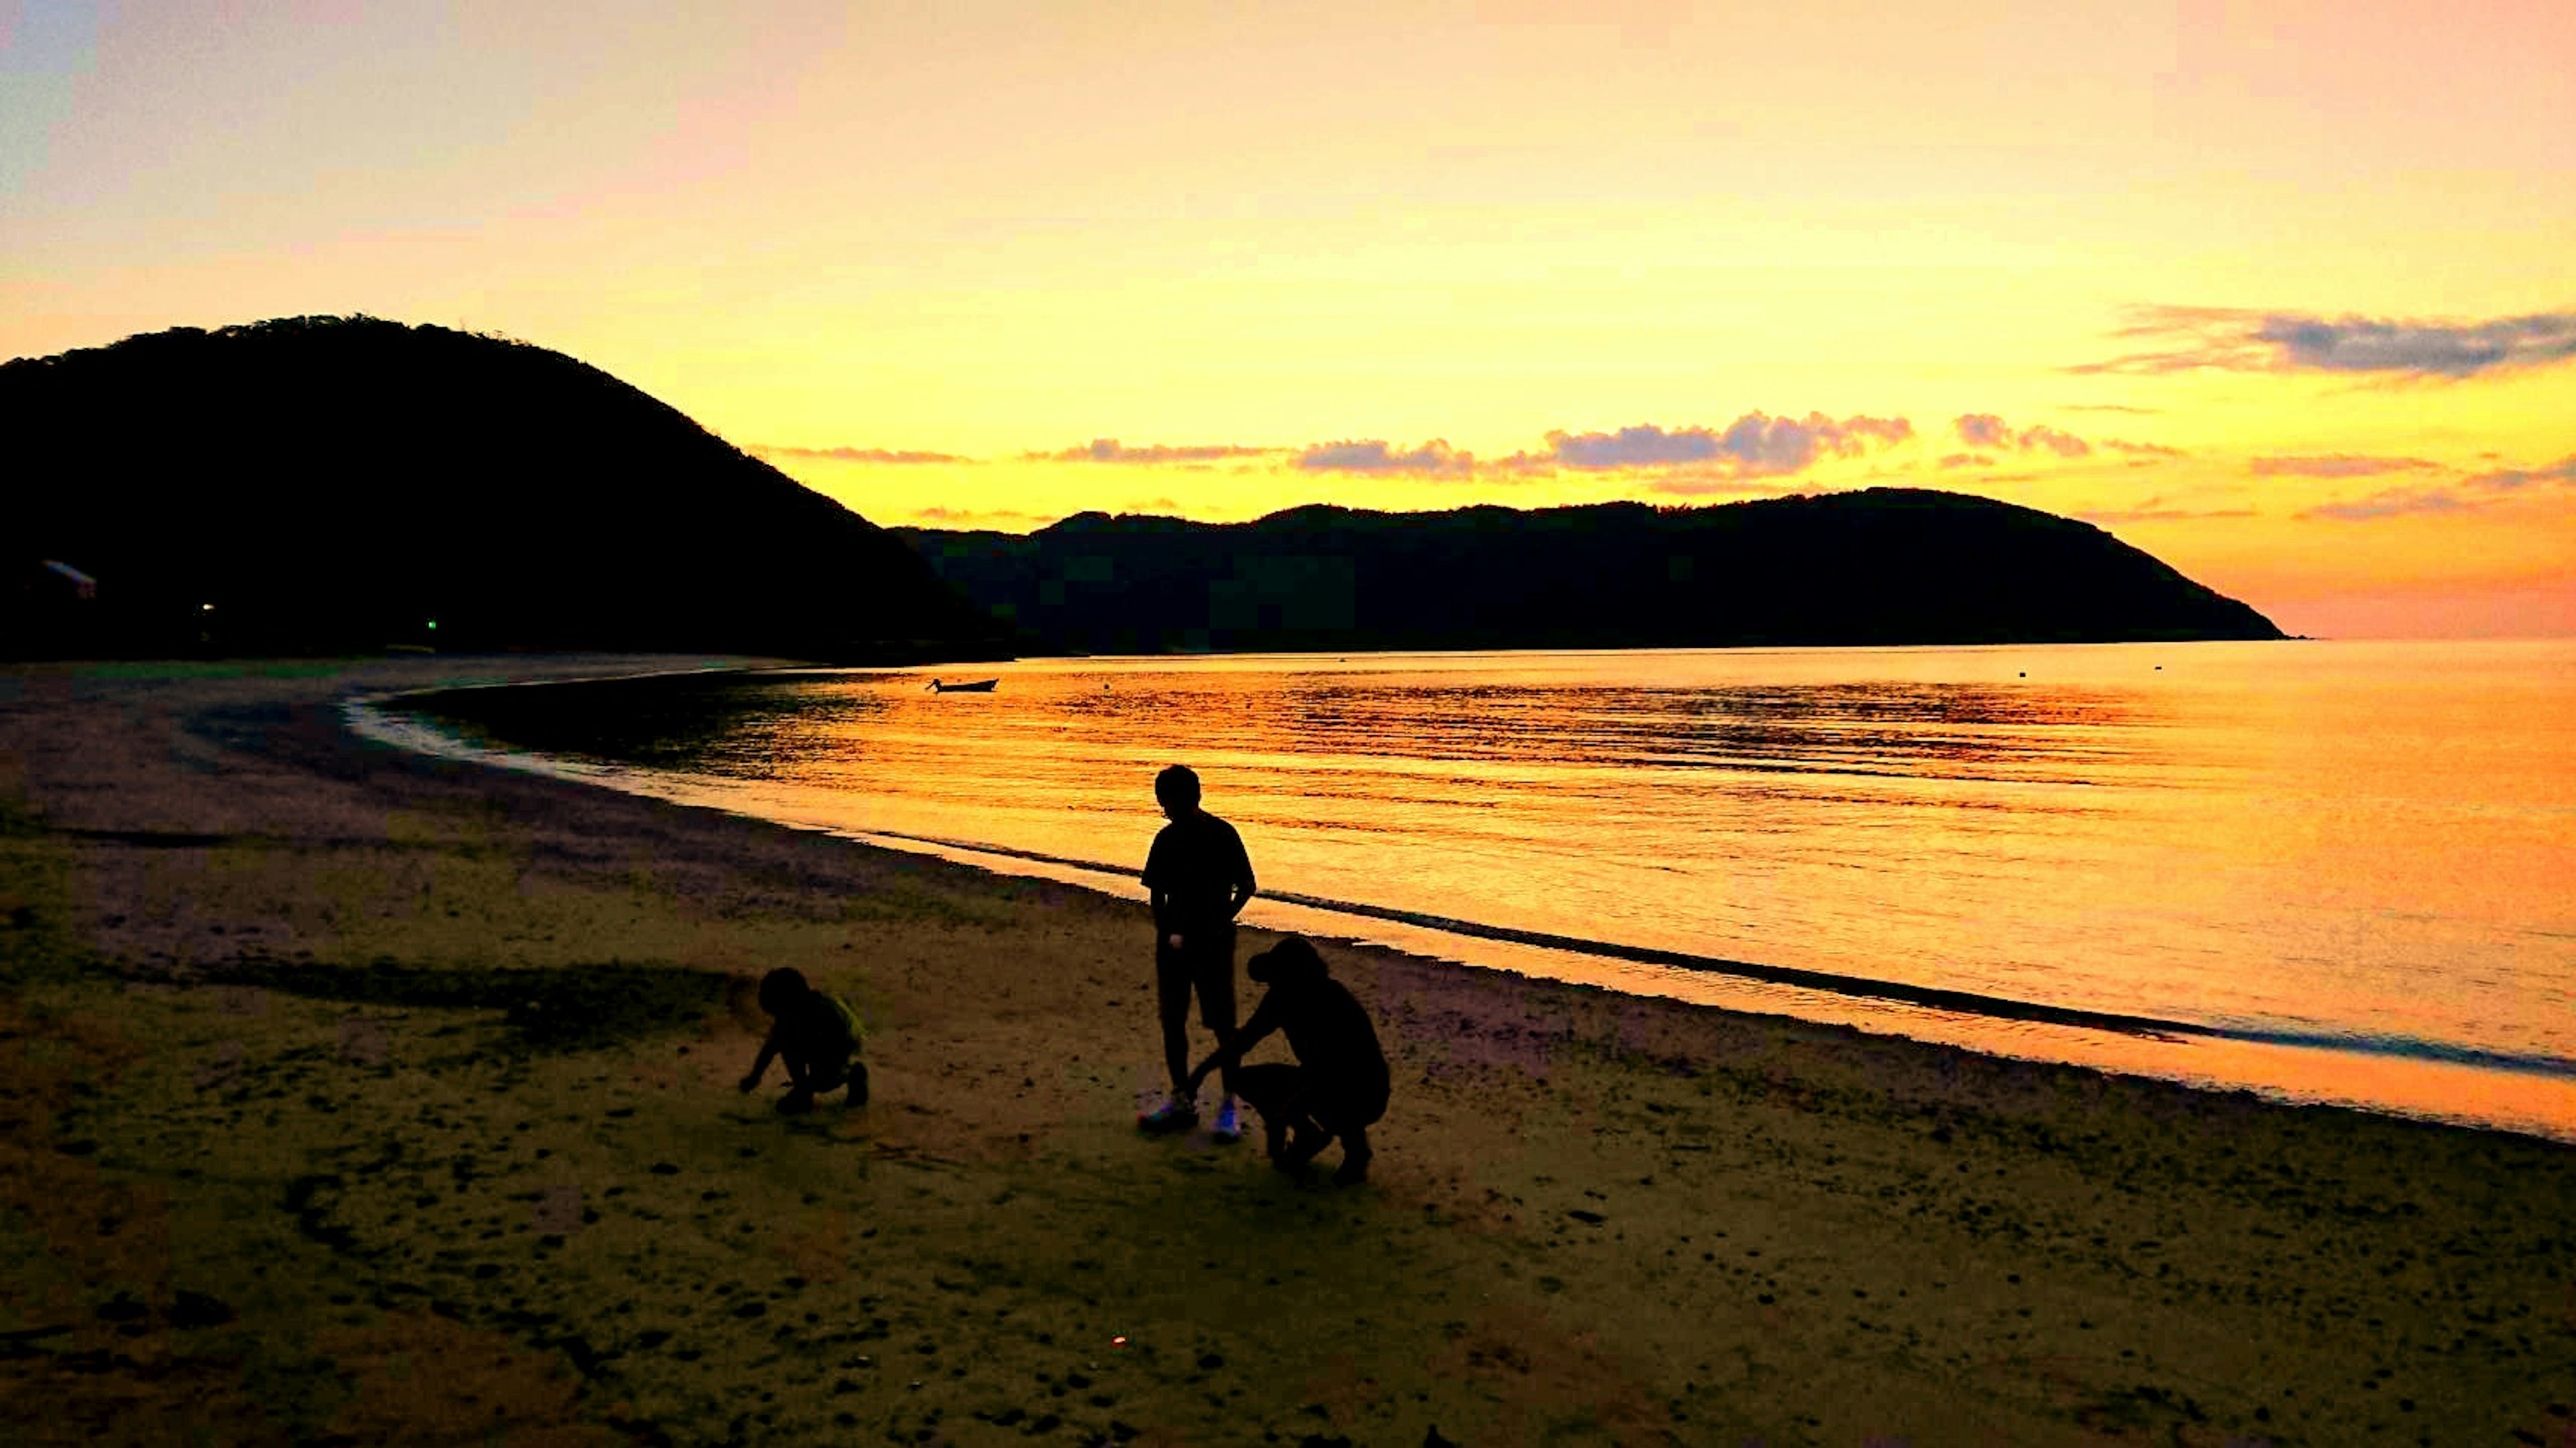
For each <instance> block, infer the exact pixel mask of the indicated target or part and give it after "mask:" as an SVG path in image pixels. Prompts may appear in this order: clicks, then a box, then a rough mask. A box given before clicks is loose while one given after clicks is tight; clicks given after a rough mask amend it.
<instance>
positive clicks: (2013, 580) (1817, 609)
mask: <svg viewBox="0 0 2576 1448" xmlns="http://www.w3.org/2000/svg"><path fill="white" fill-rule="evenodd" d="M894 531H895V532H896V533H897V534H899V535H900V536H902V537H904V538H907V539H909V540H911V541H912V543H913V544H914V545H915V546H916V547H918V548H919V549H920V550H921V552H922V556H923V557H925V558H927V559H928V560H929V561H930V566H931V567H932V568H933V569H935V570H937V571H938V573H939V576H940V577H942V578H944V579H946V580H948V581H949V582H950V583H952V584H955V585H956V586H957V587H959V588H961V589H963V590H964V591H965V592H966V593H967V594H968V595H969V596H970V597H972V598H973V599H974V600H975V601H976V602H977V603H978V604H981V605H983V606H984V607H985V608H986V609H988V610H989V611H991V612H992V613H993V615H994V616H995V617H996V618H998V619H1001V620H1003V621H1006V622H1008V623H1009V624H1010V625H1012V626H1013V627H1014V628H1016V629H1017V630H1019V632H1020V636H1021V647H1022V649H1023V651H1029V652H1037V651H1046V652H1076V653H1080V652H1093V653H1153V652H1159V651H1165V650H1203V649H1207V650H1220V651H1263V650H1361V649H1394V648H1408V649H1410V648H1422V649H1463V648H1678V647H1727V646H1745V645H1766V644H1767V645H1793V644H1876V645H1891V644H1983V643H2101V642H2125V641H2138V640H2179V639H2277V638H2281V637H2282V636H2283V635H2282V633H2281V631H2280V630H2279V629H2278V628H2276V627H2274V626H2273V624H2272V622H2271V620H2269V619H2267V618H2265V617H2263V615H2261V614H2259V613H2257V612H2255V611H2254V610H2253V609H2251V608H2249V607H2247V606H2246V605H2244V604H2242V603H2239V602H2237V601H2236V600H2234V599H2231V598H2226V597H2223V596H2221V595H2220V594H2218V593H2215V592H2213V591H2211V590H2210V589H2208V588H2205V587H2203V586H2201V585H2200V584H2197V583H2194V582H2192V581H2191V580H2190V579H2188V578H2185V577H2183V576H2182V575H2181V574H2180V573H2177V572H2175V571H2174V570H2173V569H2172V568H2170V567H2168V566H2166V565H2165V564H2163V563H2161V562H2159V561H2158V560H2156V559H2155V558H2153V557H2151V556H2149V555H2148V554H2146V553H2143V552H2141V551H2139V550H2138V549H2136V548H2132V547H2130V546H2129V545H2127V544H2125V543H2122V542H2121V541H2119V540H2118V539H2116V538H2113V537H2112V536H2111V535H2110V534H2108V533H2105V532H2103V531H2102V530H2101V529H2099V528H2096V527H2093V526H2092V525H2090V524H2086V523H2079V522H2076V521H2073V520H2072V519H2067V518H2061V517H2057V516H2055V515H2053V514H2049V513H2042V512H2039V511H2036V510H2034V509H2030V508H2023V507H2016V506H2014V505H2012V504H2009V503H1998V502H1993V501H1990V500H1988V499H1984V498H1974V497H1967V496H1963V495H1960V494H1956V493H1942V492H1931V491H1925V490H1920V489H1912V488H1873V489H1870V490H1868V491H1865V492H1853V493H1833V494H1826V495H1822V496H1816V497H1791V498H1778V499H1770V500H1765V501H1760V502H1746V503H1729V504H1722V505H1719V506H1715V507H1704V508H1655V507H1651V506H1649V505H1646V504H1643V503H1601V504H1595V505H1592V506H1588V507H1570V508H1549V509H1541V510H1536V511H1520V510H1515V509H1510V508H1493V507H1483V508H1460V509H1456V510H1453V511H1449V512H1440V513H1374V512H1363V511H1358V510H1354V509H1349V508H1337V507H1327V506H1316V507H1305V508H1293V509H1290V510H1288V511H1287V512H1283V513H1274V514H1272V515H1271V516H1269V517H1266V518H1263V519H1261V520H1259V521H1258V522H1252V523H1238V524H1210V523H1191V522H1184V521H1182V520H1180V519H1176V518H1160V517H1110V516H1108V515H1105V514H1100V513H1084V514H1081V515H1078V516H1076V517H1072V518H1067V519H1065V520H1064V521H1063V522H1060V523H1057V524H1055V525H1054V526H1053V527H1049V528H1044V529H1040V530H1039V531H1037V532H1035V533H1032V534H1028V535H1026V536H1020V535H1015V534H1007V533H989V532H952V531H943V530H935V529H924V528H898V529H895V530H894Z"/></svg>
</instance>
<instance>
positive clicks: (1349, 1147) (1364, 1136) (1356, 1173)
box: [1333, 1126, 1375, 1186]
mask: <svg viewBox="0 0 2576 1448" xmlns="http://www.w3.org/2000/svg"><path fill="white" fill-rule="evenodd" d="M1373 1155H1375V1153H1373V1152H1371V1151H1370V1150H1369V1140H1368V1128H1367V1127H1365V1126H1352V1127H1346V1128H1344V1129H1343V1131H1342V1169H1341V1170H1340V1171H1337V1172H1335V1173H1333V1180H1335V1181H1337V1182H1340V1183H1341V1184H1342V1185H1344V1186H1351V1185H1354V1184H1356V1183H1359V1182H1364V1181H1367V1180H1368V1166H1369V1158H1370V1157H1371V1156H1373Z"/></svg>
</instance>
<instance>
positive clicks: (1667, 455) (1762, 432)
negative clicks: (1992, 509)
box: [1546, 412, 1914, 478]
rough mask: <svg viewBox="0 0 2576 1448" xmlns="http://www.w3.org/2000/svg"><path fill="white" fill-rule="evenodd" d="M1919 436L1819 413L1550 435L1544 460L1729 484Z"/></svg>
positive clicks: (1890, 423)
mask: <svg viewBox="0 0 2576 1448" xmlns="http://www.w3.org/2000/svg"><path fill="white" fill-rule="evenodd" d="M1913 436H1914V424H1913V423H1911V422H1908V421H1907V420H1905V419H1904V418H1901V417H1867V416H1853V417H1846V418H1843V419H1840V420H1839V421H1837V420H1836V419H1834V418H1830V417H1827V416H1825V415H1824V414H1823V413H1821V412H1811V413H1808V414H1807V415H1806V416H1805V417H1804V418H1793V417H1773V416H1771V415H1769V414H1767V413H1762V412H1748V413H1746V414H1744V415H1743V416H1742V417H1739V418H1737V419H1736V420H1735V421H1733V422H1731V423H1728V424H1727V425H1726V426H1725V427H1723V428H1708V427H1685V428H1678V429H1674V430H1672V431H1666V430H1665V429H1663V428H1661V427H1657V426H1653V425H1651V424H1647V425H1640V426H1637V427H1623V428H1621V429H1619V430H1618V431H1617V432H1551V433H1549V434H1548V435H1547V446H1548V451H1547V453H1546V459H1547V460H1548V461H1550V462H1553V463H1555V464H1556V465H1557V466H1559V467H1565V468H1572V469H1574V470H1576V471H1579V472H1603V471H1608V470H1611V469H1616V468H1648V467H1677V466H1695V467H1701V468H1706V469H1712V470H1714V471H1716V472H1717V473H1719V474H1721V475H1723V476H1724V477H1728V478H1744V477H1778V476H1781V475H1783V474H1787V473H1796V472H1803V471H1805V470H1806V469H1808V468H1810V467H1813V466H1814V465H1815V464H1816V463H1817V461H1818V460H1819V459H1821V458H1824V457H1826V456H1833V457H1851V456H1854V455H1856V454H1859V453H1862V452H1865V451H1867V450H1868V449H1869V448H1872V447H1889V446H1893V445H1895V444H1897V443H1901V442H1904V441H1906V440H1907V439H1909V438H1911V437H1913Z"/></svg>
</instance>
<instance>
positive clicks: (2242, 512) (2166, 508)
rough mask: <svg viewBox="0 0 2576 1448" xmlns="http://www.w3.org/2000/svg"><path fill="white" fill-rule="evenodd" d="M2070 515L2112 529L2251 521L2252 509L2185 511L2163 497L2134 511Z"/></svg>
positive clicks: (2138, 506) (2099, 511) (2110, 510)
mask: <svg viewBox="0 0 2576 1448" xmlns="http://www.w3.org/2000/svg"><path fill="white" fill-rule="evenodd" d="M2069 516H2072V517H2075V518H2080V519H2082V520H2083V521H2085V522H2087V523H2092V524H2096V525H2098V526H2101V527H2110V526H2112V525H2114V524H2119V523H2181V522H2190V521H2195V520H2198V519H2202V518H2251V517H2253V516H2254V510H2253V509H2251V508H2182V507H2176V506H2174V505H2172V504H2170V503H2167V502H2166V501H2165V500H2164V499H2162V498H2149V499H2147V500H2146V501H2145V502H2142V503H2140V504H2138V505H2137V506H2136V507H2134V508H2109V509H2101V510H2097V511H2094V512H2090V513H2075V514H2071V515H2069Z"/></svg>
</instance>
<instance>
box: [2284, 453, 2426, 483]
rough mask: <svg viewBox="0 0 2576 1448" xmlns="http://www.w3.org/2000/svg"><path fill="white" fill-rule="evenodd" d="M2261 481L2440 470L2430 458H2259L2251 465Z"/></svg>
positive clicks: (2338, 455)
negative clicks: (2436, 468)
mask: <svg viewBox="0 0 2576 1448" xmlns="http://www.w3.org/2000/svg"><path fill="white" fill-rule="evenodd" d="M2247 466H2248V467H2249V469H2250V470H2251V471H2252V472H2253V474H2254V476H2256V477H2258V478H2369V477H2377V476H2379V475H2380V474H2383V473H2404V472H2413V471H2417V470H2419V469H2423V468H2431V467H2438V466H2440V464H2438V463H2435V462H2433V461H2431V460H2430V459H2427V458H2375V457H2358V456H2355V455H2353V454H2351V453H2321V454H2315V455H2310V456H2298V457H2272V458H2256V459H2254V461H2253V462H2252V463H2250V464H2248V465H2247Z"/></svg>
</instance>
